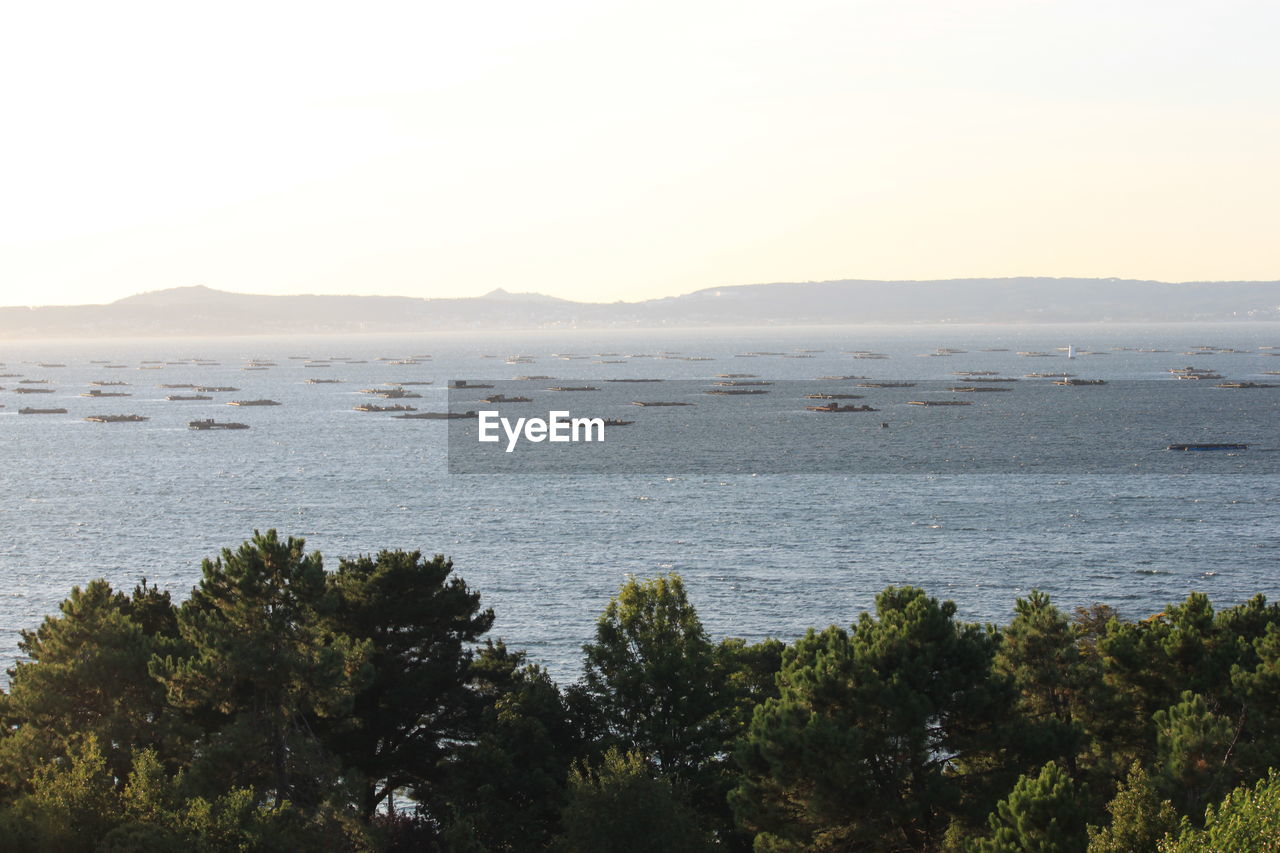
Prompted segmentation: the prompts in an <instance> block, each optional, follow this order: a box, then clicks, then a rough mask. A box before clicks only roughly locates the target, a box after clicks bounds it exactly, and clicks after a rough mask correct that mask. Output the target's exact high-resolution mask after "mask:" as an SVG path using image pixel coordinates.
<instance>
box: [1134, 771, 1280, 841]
mask: <svg viewBox="0 0 1280 853" xmlns="http://www.w3.org/2000/svg"><path fill="white" fill-rule="evenodd" d="M1159 850H1160V851H1161V853H1201V851H1205V850H1212V851H1221V853H1277V851H1280V774H1278V773H1277V772H1276V771H1275V770H1272V771H1271V772H1270V773H1268V774H1267V778H1266V779H1264V780H1262V781H1260V782H1258V783H1257V784H1256V785H1254V786H1253V787H1252V788H1248V787H1241V788H1237V789H1236V790H1234V791H1232V792H1231V793H1230V794H1228V795H1227V797H1226V799H1224V800H1223V801H1222V804H1221V805H1219V806H1218V808H1216V809H1215V808H1213V807H1210V808H1209V809H1207V810H1206V813H1205V820H1204V829H1194V828H1192V827H1190V826H1187V825H1185V824H1184V826H1183V830H1182V833H1181V834H1180V835H1179V836H1178V839H1177V841H1172V840H1166V841H1162V842H1161V843H1160V845H1159Z"/></svg>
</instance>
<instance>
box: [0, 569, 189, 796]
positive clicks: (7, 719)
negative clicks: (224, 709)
mask: <svg viewBox="0 0 1280 853" xmlns="http://www.w3.org/2000/svg"><path fill="white" fill-rule="evenodd" d="M177 633H178V632H177V622H176V615H175V611H174V608H173V606H172V604H171V603H170V600H169V594H168V593H167V592H160V591H159V590H157V589H156V588H155V587H151V586H148V585H147V584H146V581H143V583H142V585H140V586H138V587H137V588H135V589H134V591H133V594H132V595H131V596H130V595H125V594H124V593H121V592H115V591H113V590H112V589H111V587H110V585H108V584H107V582H106V581H102V580H96V581H93V582H92V583H90V584H89V585H88V586H87V587H85V588H84V589H81V588H80V587H76V588H74V589H72V590H71V596H70V597H69V598H68V599H67V600H66V601H64V602H63V603H62V605H61V607H60V614H59V615H57V616H49V617H47V618H46V619H45V620H44V623H43V624H42V625H41V626H40V628H39V629H38V630H36V631H24V632H23V633H22V640H21V642H20V643H19V648H20V649H21V650H22V651H23V652H24V653H25V654H26V656H27V657H28V658H29V660H28V661H26V662H21V663H19V664H17V666H15V667H14V668H13V669H12V670H11V671H10V684H9V693H8V694H7V695H6V694H0V720H3V723H4V726H5V729H6V731H8V732H9V733H10V736H9V737H5V738H2V739H0V780H3V783H4V784H5V785H7V786H8V787H10V788H13V789H22V788H23V787H24V786H25V785H26V780H28V779H29V778H30V777H31V774H32V773H33V772H34V770H35V768H36V767H37V766H39V765H41V764H43V763H46V762H49V761H52V760H54V759H57V758H64V759H65V758H67V757H68V756H69V755H70V754H71V752H72V751H73V750H75V749H76V748H77V747H78V745H79V744H81V743H82V742H83V741H85V740H86V739H90V738H92V739H94V740H95V741H96V742H97V744H98V746H97V749H99V750H100V751H101V754H102V756H103V760H104V761H105V764H106V768H107V770H108V772H109V773H110V774H111V775H112V777H113V778H114V779H116V780H123V778H124V777H125V776H126V775H127V774H128V773H129V769H130V760H131V755H132V750H134V749H137V748H142V747H151V748H154V749H156V750H158V751H159V753H160V754H162V755H164V756H166V758H167V759H169V760H178V759H179V758H181V757H182V756H183V753H184V751H185V746H184V740H185V736H186V735H188V734H189V731H188V730H187V728H186V727H185V726H184V725H183V724H182V722H181V720H180V718H179V715H178V714H176V713H175V712H174V711H173V709H171V708H170V707H169V706H168V705H167V703H166V702H165V694H164V690H163V688H162V687H161V686H160V685H159V684H157V683H156V682H155V680H154V679H152V678H151V676H150V675H149V674H148V670H147V667H148V663H149V661H150V660H151V658H152V657H153V656H154V655H156V654H158V653H171V652H172V651H173V650H175V649H176V648H178V647H179V645H178V641H177Z"/></svg>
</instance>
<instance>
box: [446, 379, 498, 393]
mask: <svg viewBox="0 0 1280 853" xmlns="http://www.w3.org/2000/svg"><path fill="white" fill-rule="evenodd" d="M492 387H493V386H492V385H485V384H482V383H480V384H475V385H473V384H471V383H470V382H468V381H467V380H465V379H459V380H457V381H454V382H450V383H449V390H450V391H469V390H471V389H472V388H477V389H479V388H492Z"/></svg>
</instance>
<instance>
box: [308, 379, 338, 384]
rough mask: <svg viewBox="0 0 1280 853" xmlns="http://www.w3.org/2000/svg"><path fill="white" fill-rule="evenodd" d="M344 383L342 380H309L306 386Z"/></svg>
mask: <svg viewBox="0 0 1280 853" xmlns="http://www.w3.org/2000/svg"><path fill="white" fill-rule="evenodd" d="M342 381H343V380H341V379H308V380H306V384H308V385H337V384H338V383H339V382H342Z"/></svg>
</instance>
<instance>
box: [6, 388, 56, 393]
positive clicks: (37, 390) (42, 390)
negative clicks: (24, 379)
mask: <svg viewBox="0 0 1280 853" xmlns="http://www.w3.org/2000/svg"><path fill="white" fill-rule="evenodd" d="M53 391H54V389H52V388H14V389H13V393H15V394H52V393H53Z"/></svg>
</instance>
